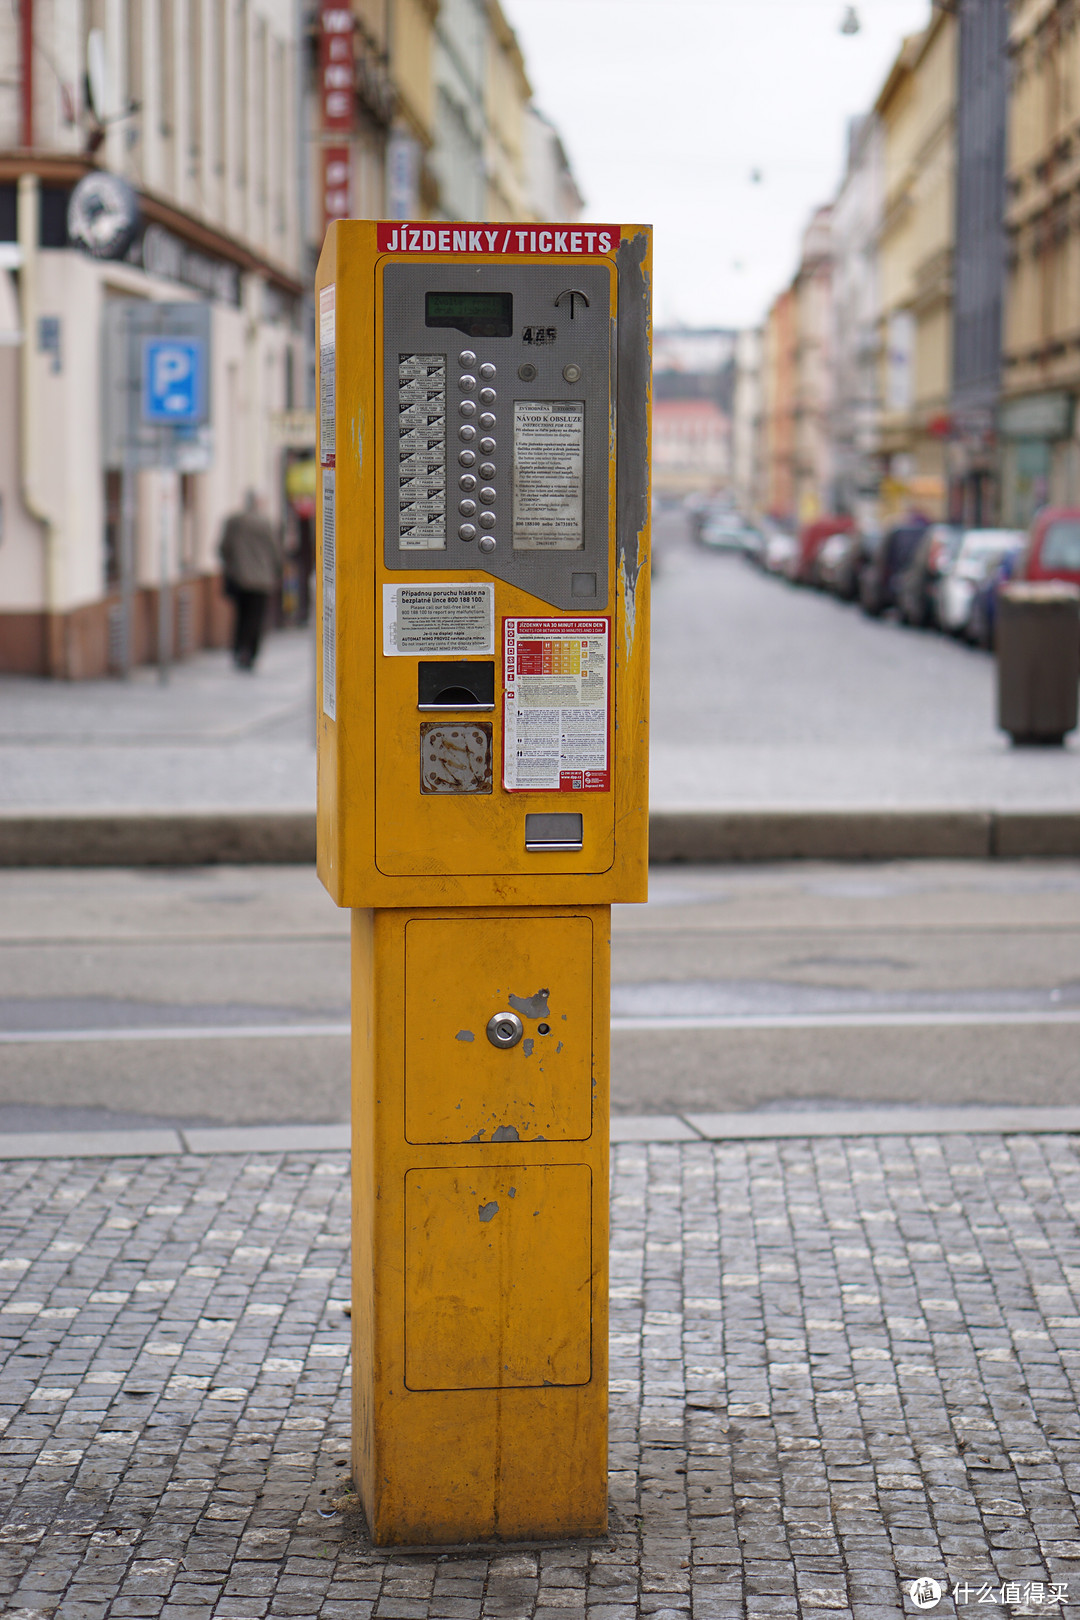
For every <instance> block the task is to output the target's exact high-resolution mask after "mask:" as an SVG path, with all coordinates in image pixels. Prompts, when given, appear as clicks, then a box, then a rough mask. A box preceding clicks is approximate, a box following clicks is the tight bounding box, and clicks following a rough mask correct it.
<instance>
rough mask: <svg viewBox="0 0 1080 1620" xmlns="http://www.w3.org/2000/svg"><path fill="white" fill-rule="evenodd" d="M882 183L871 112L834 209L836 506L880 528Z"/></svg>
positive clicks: (862, 122) (854, 129)
mask: <svg viewBox="0 0 1080 1620" xmlns="http://www.w3.org/2000/svg"><path fill="white" fill-rule="evenodd" d="M882 181H883V175H882V140H881V125H880V122H879V120H878V118H877V117H876V115H875V114H873V113H868V114H866V115H864V116H863V117H861V118H857V119H853V120H852V124H851V127H850V129H849V132H848V147H847V162H846V165H845V169H844V178H843V180H842V182H841V184H840V189H839V191H838V193H837V197H836V202H835V204H834V205H833V213H832V254H833V299H832V317H833V321H832V344H833V350H832V352H833V395H832V454H833V489H834V495H833V504H834V510H836V511H837V512H842V513H844V514H846V515H848V516H851V517H854V518H855V520H856V522H857V524H858V525H859V527H860V528H861V529H863V530H874V529H876V528H877V526H878V522H879V518H880V513H879V510H878V493H879V489H880V485H881V463H880V457H879V450H878V428H879V416H880V411H881V395H880V373H881V365H880V356H879V342H880V315H881V312H880V307H879V305H880V294H879V287H878V236H879V234H880V231H881V214H882V201H883V194H882Z"/></svg>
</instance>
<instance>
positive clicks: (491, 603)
mask: <svg viewBox="0 0 1080 1620" xmlns="http://www.w3.org/2000/svg"><path fill="white" fill-rule="evenodd" d="M494 651H495V587H494V585H384V586H383V653H384V654H385V655H386V656H387V657H393V656H394V655H395V654H396V655H400V656H403V657H411V658H415V657H417V656H418V655H423V654H425V653H439V654H440V655H442V656H446V657H453V658H463V657H466V656H467V655H468V654H469V653H494Z"/></svg>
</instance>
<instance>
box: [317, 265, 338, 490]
mask: <svg viewBox="0 0 1080 1620" xmlns="http://www.w3.org/2000/svg"><path fill="white" fill-rule="evenodd" d="M336 334H337V324H336V289H335V288H334V287H333V286H330V287H323V288H322V290H321V291H320V293H319V459H320V461H321V462H322V464H323V466H324V467H325V466H327V465H329V466H331V467H332V466H333V465H334V458H335V453H336V449H337V446H336V443H335V439H336V427H335V423H336V416H337V376H336V361H337V335H336Z"/></svg>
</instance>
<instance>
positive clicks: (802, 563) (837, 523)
mask: <svg viewBox="0 0 1080 1620" xmlns="http://www.w3.org/2000/svg"><path fill="white" fill-rule="evenodd" d="M854 527H855V519H854V518H850V517H847V516H845V515H843V514H842V513H834V514H833V515H832V516H831V517H819V518H815V519H814V521H813V523H804V524H803V526H802V528H801V529H800V530H799V553H798V556H797V558H796V560H795V571H794V575H793V577H794V578H795V579H796V580H798V582H799V584H800V585H817V584H819V583H820V581H819V578H818V570H817V560H818V553H819V552H820V551H821V548H822V546H823V545H824V544H825V542H826V540H828V539H829V538H830V537H831V536H832V535H834V534H847V533H849V532H850V531H851V530H853V529H854Z"/></svg>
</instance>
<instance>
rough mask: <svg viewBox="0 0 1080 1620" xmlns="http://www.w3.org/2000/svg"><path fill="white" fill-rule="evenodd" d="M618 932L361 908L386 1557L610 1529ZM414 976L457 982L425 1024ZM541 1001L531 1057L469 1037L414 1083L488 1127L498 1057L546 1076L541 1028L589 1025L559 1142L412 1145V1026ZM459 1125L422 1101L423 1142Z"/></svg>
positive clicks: (364, 1209)
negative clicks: (449, 936) (543, 997)
mask: <svg viewBox="0 0 1080 1620" xmlns="http://www.w3.org/2000/svg"><path fill="white" fill-rule="evenodd" d="M417 925H420V926H421V928H423V929H435V930H436V935H437V933H438V930H439V929H441V928H443V927H444V926H445V927H446V928H447V929H450V928H452V929H453V930H454V939H455V940H456V941H457V943H456V945H455V949H456V951H457V952H458V953H459V954H460V957H461V961H462V962H463V963H467V964H468V967H467V971H466V970H462V971H461V972H458V973H457V976H456V977H455V973H456V971H457V970H456V969H455V964H454V962H453V960H451V959H444V960H442V961H440V960H439V959H438V956H437V951H436V950H435V949H433V947H434V946H436V945H437V943H438V941H437V938H436V937H435V936H429V937H428V939H427V940H426V941H425V942H424V944H423V945H422V947H421V949H420V951H419V953H418V954H416V955H414V954H412V953H413V942H411V941H410V938H409V936H410V933H411V931H413V930H414V929H416V927H417ZM609 927H610V912H609V910H608V908H606V907H589V908H582V907H578V908H572V907H563V908H550V909H548V908H545V909H544V910H543V911H542V912H539V913H538V912H537V911H526V910H523V909H522V908H520V907H507V908H501V909H494V908H474V909H472V910H470V911H465V912H462V911H454V912H452V913H439V912H432V911H423V912H415V911H407V910H394V911H390V910H382V911H376V912H372V911H362V910H357V911H354V912H353V981H352V992H353V1058H352V1063H353V1082H352V1098H353V1127H352V1128H353V1290H354V1294H353V1414H354V1426H353V1477H354V1480H355V1481H356V1485H357V1489H358V1491H359V1493H360V1497H361V1500H362V1502H363V1506H364V1511H365V1514H366V1516H367V1519H368V1523H369V1526H370V1528H371V1532H372V1535H373V1536H374V1538H375V1540H376V1542H377V1543H379V1544H380V1545H385V1544H398V1545H402V1544H437V1543H442V1544H446V1543H453V1542H460V1541H476V1540H496V1539H500V1540H510V1541H512V1540H520V1539H536V1538H554V1537H560V1536H569V1535H599V1534H601V1533H603V1531H604V1529H605V1527H606V1522H607V1246H608V1211H607V1199H608V1140H609V1132H608V1106H609V1104H608V1072H609V1071H608V1064H609V1027H608V1026H609V1005H610V982H609V959H610V947H609ZM470 932H472V933H473V936H474V937H473V938H472V939H471V940H470V939H469V937H468V936H469V934H470ZM564 938H568V939H570V940H571V942H572V943H571V948H570V950H569V951H566V950H564V948H563V941H564ZM586 942H587V944H588V950H587V952H586V950H585V949H584V946H585V943H586ZM418 968H423V969H424V970H429V969H432V968H433V969H434V971H435V974H436V975H439V974H444V975H447V976H448V979H449V981H450V982H449V983H448V985H447V986H446V987H445V988H440V986H439V985H438V982H437V981H436V984H435V985H434V991H435V994H434V999H433V1004H432V1006H431V1007H430V1009H425V1008H424V1007H423V1006H421V1005H420V1004H419V1003H418V1001H417V1000H416V999H412V1000H410V997H409V993H408V981H409V978H410V974H411V973H412V972H415V971H416V970H417V969H418ZM583 985H585V986H587V993H586V994H585V996H584V997H583V991H582V986H583ZM515 986H517V989H515V988H514V987H515ZM538 990H546V991H547V992H548V996H547V1003H548V1007H549V1013H548V1015H547V1016H546V1017H545V1016H543V1015H541V1014H540V1012H539V1007H538V1006H537V1005H536V1004H534V1006H533V1007H532V1009H531V1010H532V1011H535V1012H537V1016H536V1017H531V1016H529V1015H528V1013H526V1015H525V1016H524V1017H523V1019H522V1021H523V1023H524V1025H525V1028H526V1037H525V1038H526V1039H529V1038H532V1039H533V1040H534V1042H536V1043H537V1044H536V1045H534V1048H533V1056H532V1058H531V1059H528V1060H527V1059H525V1058H524V1055H523V1053H522V1051H521V1048H520V1046H519V1047H515V1048H512V1049H511V1050H510V1051H508V1052H504V1053H496V1051H495V1049H494V1048H493V1047H491V1046H490V1044H489V1043H488V1041H487V1038H486V1035H485V1034H484V1030H483V1028H479V1029H475V1030H473V1034H474V1036H475V1039H474V1040H473V1041H464V1040H463V1041H458V1040H456V1039H451V1040H448V1041H446V1042H442V1043H436V1046H435V1047H434V1048H433V1049H432V1051H431V1053H430V1059H428V1058H425V1060H424V1063H425V1066H426V1064H427V1063H428V1061H430V1065H431V1066H430V1070H429V1071H428V1072H427V1073H426V1074H425V1075H424V1076H423V1080H424V1085H425V1087H426V1088H427V1091H426V1095H428V1096H429V1097H430V1093H431V1090H432V1089H433V1088H435V1087H437V1089H438V1090H439V1092H440V1093H441V1095H442V1096H443V1098H444V1099H446V1100H448V1101H453V1102H455V1103H456V1101H458V1100H461V1101H462V1105H463V1110H464V1108H465V1107H466V1106H468V1105H470V1104H472V1105H473V1106H475V1107H476V1108H477V1109H478V1110H481V1109H483V1108H484V1107H487V1109H488V1112H489V1114H490V1112H491V1103H492V1091H491V1089H490V1077H491V1075H492V1074H493V1073H494V1072H495V1071H494V1069H493V1068H492V1066H491V1065H490V1064H489V1063H488V1053H490V1054H492V1057H493V1058H498V1057H502V1058H504V1059H514V1058H515V1057H516V1058H518V1059H520V1061H521V1063H522V1065H525V1064H527V1063H529V1062H531V1063H535V1064H536V1065H537V1072H538V1066H539V1062H540V1059H539V1058H538V1057H537V1056H536V1053H537V1048H538V1045H539V1043H540V1041H542V1040H546V1041H550V1040H551V1039H552V1038H553V1036H551V1035H549V1036H546V1037H541V1036H539V1035H538V1034H537V1033H536V1031H537V1029H538V1026H539V1024H541V1023H547V1024H549V1025H550V1026H551V1028H552V1031H553V1032H554V1030H555V1027H556V1025H559V1024H562V1023H563V1019H562V1013H563V1012H564V1011H565V1012H567V1015H568V1016H567V1020H566V1023H567V1026H568V1027H569V1026H570V1025H571V1024H573V1025H574V1026H576V1029H577V1032H578V1033H579V1034H580V1030H581V1029H582V1028H583V1027H584V1026H585V1025H586V1024H587V1025H588V1027H589V1031H590V1036H589V1061H588V1062H587V1063H580V1064H576V1065H575V1068H574V1072H573V1073H572V1074H568V1075H567V1076H566V1078H565V1086H566V1090H567V1091H568V1092H571V1093H573V1095H572V1096H570V1097H569V1098H568V1099H567V1100H566V1102H565V1104H563V1105H561V1113H562V1115H563V1116H564V1117H563V1118H562V1119H561V1120H560V1118H559V1117H555V1118H554V1120H553V1122H552V1124H551V1126H550V1130H551V1135H550V1136H547V1133H546V1132H540V1133H539V1135H540V1136H547V1139H546V1140H543V1141H541V1140H539V1139H537V1137H530V1138H525V1137H524V1136H522V1139H521V1140H519V1141H512V1140H510V1141H506V1140H503V1141H500V1142H492V1141H491V1140H490V1138H489V1137H485V1138H483V1139H482V1140H481V1142H479V1143H478V1142H475V1141H468V1140H465V1139H464V1137H465V1135H466V1125H467V1124H469V1123H472V1119H474V1118H476V1117H477V1116H476V1114H474V1115H473V1116H472V1118H470V1119H467V1120H466V1122H465V1123H464V1124H463V1125H462V1128H461V1130H460V1131H459V1132H458V1133H456V1134H457V1139H456V1140H453V1141H447V1140H439V1139H435V1140H430V1139H429V1140H422V1141H411V1140H409V1139H408V1136H407V1131H406V1118H407V1114H408V1110H409V1105H410V1099H409V1091H410V1075H411V1074H413V1075H415V1073H416V1071H417V1069H418V1067H419V1065H416V1064H414V1066H413V1069H412V1070H410V1067H409V1060H408V1058H407V1054H408V1053H409V1052H410V1050H411V1049H412V1050H413V1051H414V1052H415V1048H414V1047H411V1042H412V1038H413V1035H414V1019H416V1018H419V1019H420V1020H421V1023H422V1024H423V1023H424V1021H425V1020H430V1022H431V1024H432V1027H438V1028H441V1029H442V1030H443V1031H444V1032H445V1030H447V1029H449V1026H450V1025H451V1024H453V1023H454V1022H455V1020H454V1019H453V1018H452V1017H449V1016H448V1015H449V1013H450V1011H451V1008H452V1005H453V1002H454V1000H455V998H456V997H457V996H458V995H460V997H461V1007H462V1013H461V1018H462V1022H461V1023H459V1024H458V1025H457V1028H455V1030H454V1032H453V1033H454V1035H455V1036H456V1034H457V1032H458V1030H459V1029H465V1028H467V1027H468V1025H467V1023H466V1022H465V1020H466V1019H468V1018H472V1019H473V1020H474V1021H478V1019H479V1017H480V1015H481V1014H482V1013H485V1012H487V1009H489V1008H492V1009H496V1010H508V1007H509V1003H508V997H509V995H510V994H513V995H515V996H518V1000H519V1001H527V1000H528V999H529V998H531V997H532V996H533V995H534V994H535V992H537V991H538ZM519 991H520V992H521V993H520V995H519ZM504 992H505V994H504ZM488 1016H490V1013H488ZM572 1038H573V1037H572ZM521 1044H522V1045H523V1044H524V1042H522V1043H521ZM423 1049H424V1050H426V1048H423ZM478 1060H479V1061H478ZM504 1072H505V1073H507V1074H508V1075H513V1072H514V1071H513V1066H512V1065H511V1064H508V1065H507V1068H506V1070H505V1071H504ZM478 1075H480V1076H481V1078H479V1079H478ZM510 1085H511V1089H512V1090H516V1089H520V1088H516V1087H514V1085H513V1082H512V1081H511V1082H510ZM455 1112H457V1110H456V1108H453V1107H452V1108H449V1109H446V1110H443V1111H442V1113H440V1112H439V1110H438V1109H437V1108H435V1109H431V1108H430V1105H429V1111H428V1113H427V1114H425V1116H424V1117H425V1118H430V1119H431V1121H432V1126H433V1128H432V1129H430V1130H425V1131H424V1132H422V1133H421V1134H423V1135H425V1136H427V1137H429V1138H431V1137H436V1136H437V1134H438V1130H439V1129H441V1126H442V1122H443V1120H444V1119H445V1117H446V1115H447V1114H449V1113H455ZM553 1113H554V1114H555V1115H556V1116H558V1115H559V1113H560V1108H559V1107H556V1108H555V1109H554V1110H553ZM583 1116H588V1129H587V1132H586V1134H584V1135H583V1136H582V1135H579V1134H578V1132H579V1131H580V1130H581V1123H580V1122H581V1119H582V1117H583ZM444 1134H448V1133H444ZM467 1134H469V1135H472V1134H473V1132H471V1131H470V1132H468V1133H467ZM511 1188H513V1189H515V1190H514V1193H513V1195H511V1192H510V1189H511ZM492 1205H497V1206H498V1207H497V1209H492V1208H491V1206H492ZM485 1217H486V1218H485Z"/></svg>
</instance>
